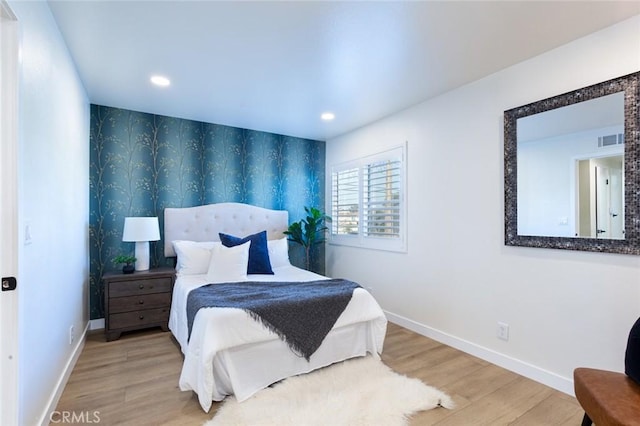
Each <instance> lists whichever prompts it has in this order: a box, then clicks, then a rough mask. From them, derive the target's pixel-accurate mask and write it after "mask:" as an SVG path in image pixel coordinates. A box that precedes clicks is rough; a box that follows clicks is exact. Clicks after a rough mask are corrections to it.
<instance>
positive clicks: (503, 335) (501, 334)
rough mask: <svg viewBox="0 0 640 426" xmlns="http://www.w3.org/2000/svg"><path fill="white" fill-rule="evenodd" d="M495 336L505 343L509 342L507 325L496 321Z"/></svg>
mask: <svg viewBox="0 0 640 426" xmlns="http://www.w3.org/2000/svg"><path fill="white" fill-rule="evenodd" d="M496 336H498V339H502V340H505V341H507V340H509V324H506V323H504V322H500V321H498V328H497V329H496Z"/></svg>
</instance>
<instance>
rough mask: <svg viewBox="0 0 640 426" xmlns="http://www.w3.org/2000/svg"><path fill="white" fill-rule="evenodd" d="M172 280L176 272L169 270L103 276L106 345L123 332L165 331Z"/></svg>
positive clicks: (166, 329)
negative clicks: (153, 328)
mask: <svg viewBox="0 0 640 426" xmlns="http://www.w3.org/2000/svg"><path fill="white" fill-rule="evenodd" d="M174 277H175V270H174V269H173V268H170V267H163V268H155V269H149V270H148V271H136V272H134V273H133V274H123V273H122V272H108V273H105V274H104V275H103V276H102V281H103V283H104V309H105V312H104V331H105V334H106V336H107V341H111V340H115V339H119V338H120V334H121V333H122V332H123V331H131V330H139V329H142V328H148V327H161V328H162V330H163V331H168V327H167V325H168V322H169V308H170V307H171V294H172V291H173V283H174Z"/></svg>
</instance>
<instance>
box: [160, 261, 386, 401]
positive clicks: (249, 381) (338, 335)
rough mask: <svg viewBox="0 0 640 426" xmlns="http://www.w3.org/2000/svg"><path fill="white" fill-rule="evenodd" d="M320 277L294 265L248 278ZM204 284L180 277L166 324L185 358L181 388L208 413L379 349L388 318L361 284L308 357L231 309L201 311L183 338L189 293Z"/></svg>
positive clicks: (193, 277) (194, 278) (200, 279)
mask: <svg viewBox="0 0 640 426" xmlns="http://www.w3.org/2000/svg"><path fill="white" fill-rule="evenodd" d="M319 279H326V277H323V276H321V275H317V274H314V273H311V272H308V271H305V270H302V269H299V268H296V267H294V266H283V267H280V268H274V275H249V276H248V280H249V281H313V280H319ZM206 284H207V278H206V275H179V276H178V277H177V280H176V283H175V286H174V291H173V301H172V304H171V314H170V317H169V328H170V329H171V331H172V333H173V335H174V336H175V338H176V339H177V341H178V343H179V344H180V347H181V349H182V352H183V353H184V356H185V359H184V364H183V367H182V373H181V375H180V383H179V385H180V389H181V390H185V391H186V390H192V391H195V392H196V393H197V394H198V400H199V402H200V405H201V406H202V408H203V409H204V410H205V411H209V409H210V408H211V404H212V401H214V400H215V401H221V400H222V399H224V398H225V396H227V395H235V397H236V399H238V400H239V401H243V400H245V399H247V398H249V397H250V396H251V395H253V394H254V393H255V392H257V391H258V390H260V389H263V388H264V387H266V386H269V385H270V384H272V383H274V382H277V381H279V380H282V379H284V378H286V377H289V376H292V375H296V374H301V373H306V372H309V371H312V370H314V369H316V368H320V367H324V366H327V365H329V364H332V363H334V362H338V361H342V360H344V359H348V358H352V357H355V356H363V355H366V354H367V353H371V354H373V355H374V356H378V354H379V353H381V352H382V347H383V342H384V336H385V332H386V326H387V320H386V318H385V316H384V313H383V312H382V309H381V308H380V306H379V305H378V303H377V302H376V301H375V299H374V298H373V296H371V294H370V293H369V292H367V291H366V290H364V289H361V288H358V289H356V290H355V291H354V293H353V297H352V298H351V301H350V302H349V304H348V305H347V308H346V309H345V310H344V312H343V313H342V315H341V316H340V317H339V318H338V320H337V321H336V324H335V325H334V327H333V329H332V331H331V332H330V333H329V335H328V336H327V337H326V338H325V340H324V341H323V343H322V345H320V347H319V348H318V350H317V351H316V352H315V353H314V354H313V355H312V356H311V358H310V360H309V361H306V360H305V359H304V358H302V357H300V356H298V355H296V354H294V353H293V352H292V351H291V350H290V349H289V347H288V346H287V345H286V344H285V343H284V342H282V341H281V340H280V339H279V338H278V336H277V335H276V334H275V333H273V332H271V331H269V330H268V329H266V328H265V327H263V326H262V325H261V324H260V323H259V322H257V321H255V320H253V319H251V317H250V316H249V315H248V314H247V313H246V312H245V311H243V310H241V309H235V308H204V309H200V311H198V313H197V314H196V317H195V319H194V323H193V329H192V332H191V339H190V341H187V340H188V329H187V314H186V305H187V296H188V294H189V292H190V291H191V290H193V289H194V288H197V287H200V286H202V285H206Z"/></svg>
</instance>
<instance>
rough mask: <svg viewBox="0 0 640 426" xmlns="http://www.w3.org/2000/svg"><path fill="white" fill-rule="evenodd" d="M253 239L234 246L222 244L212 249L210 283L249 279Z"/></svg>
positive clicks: (208, 273) (209, 271)
mask: <svg viewBox="0 0 640 426" xmlns="http://www.w3.org/2000/svg"><path fill="white" fill-rule="evenodd" d="M250 246H251V241H247V242H246V243H244V244H240V245H239V246H233V247H225V246H223V245H222V244H220V245H219V246H215V247H214V248H212V249H211V261H210V262H209V270H208V271H207V280H208V281H209V282H210V283H228V282H235V281H244V280H246V279H247V264H248V263H249V247H250Z"/></svg>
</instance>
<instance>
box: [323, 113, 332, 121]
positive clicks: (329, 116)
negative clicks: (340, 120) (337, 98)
mask: <svg viewBox="0 0 640 426" xmlns="http://www.w3.org/2000/svg"><path fill="white" fill-rule="evenodd" d="M320 118H322V119H323V120H324V121H330V120H333V119H334V118H336V115H335V114H334V113H332V112H323V113H322V115H321V116H320Z"/></svg>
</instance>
